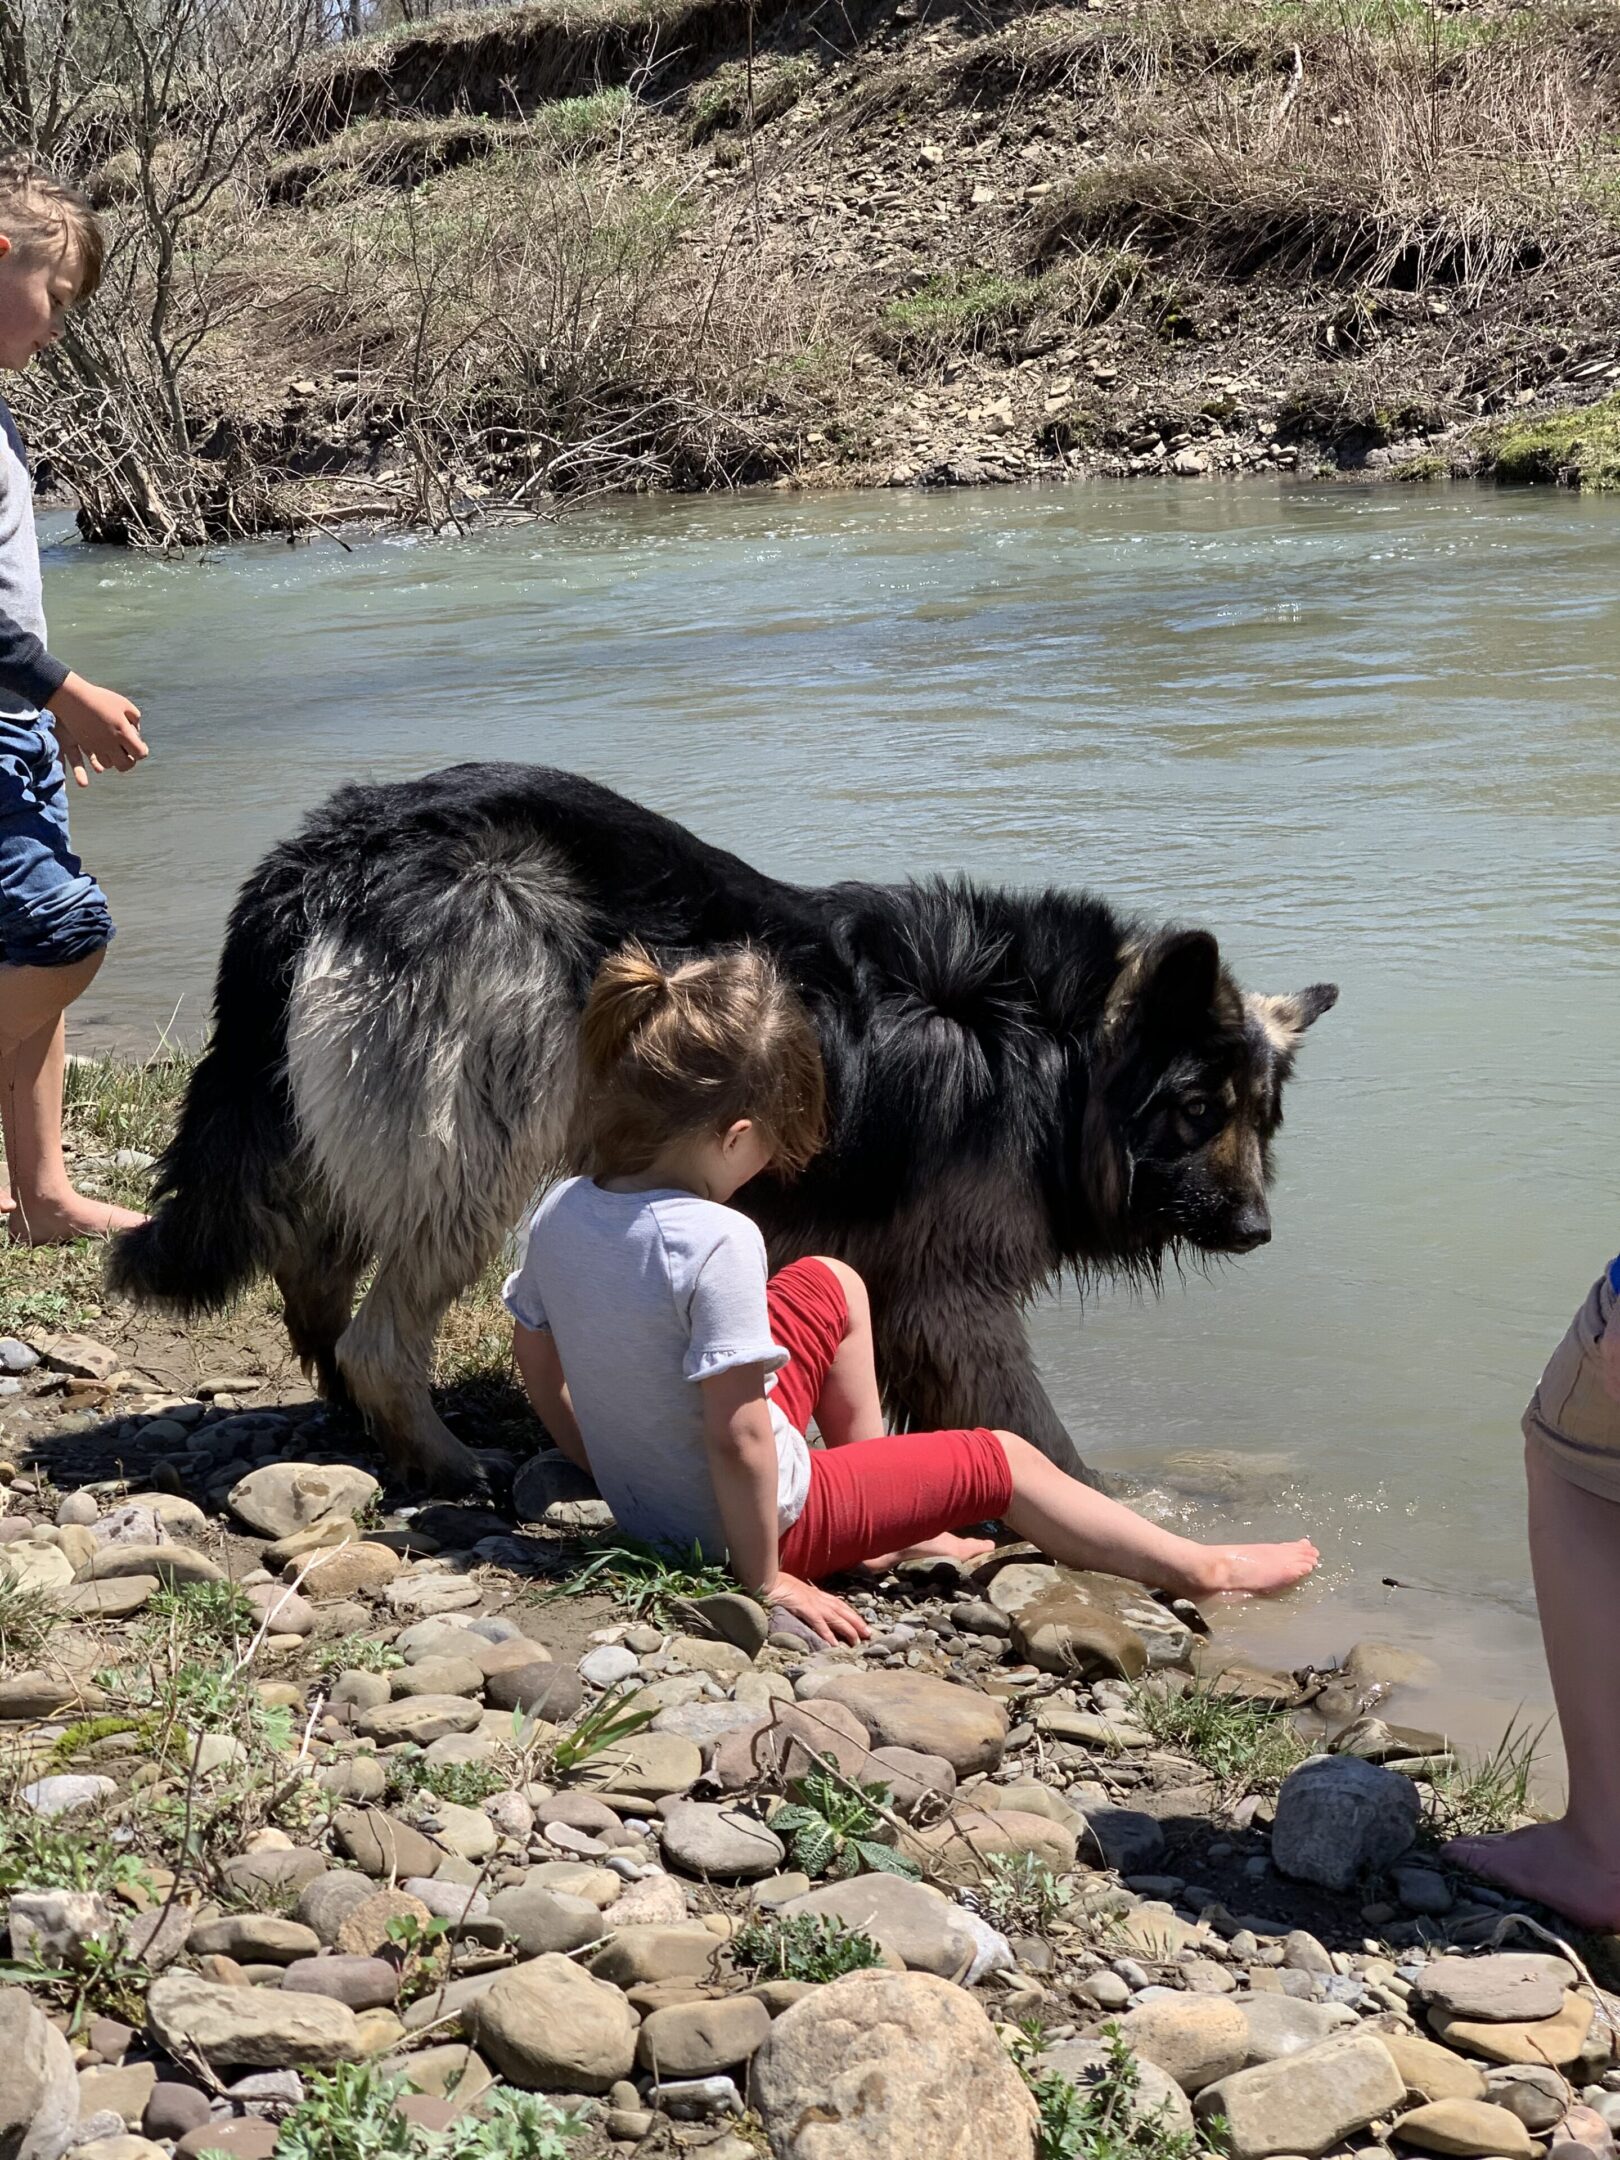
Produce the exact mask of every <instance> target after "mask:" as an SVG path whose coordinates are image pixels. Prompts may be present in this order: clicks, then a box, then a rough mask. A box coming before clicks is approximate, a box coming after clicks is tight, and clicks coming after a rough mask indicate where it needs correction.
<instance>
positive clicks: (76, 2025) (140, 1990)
mask: <svg viewBox="0 0 1620 2160" xmlns="http://www.w3.org/2000/svg"><path fill="white" fill-rule="evenodd" d="M153 1977H154V1976H153V1975H152V1973H151V1972H149V1971H148V1970H147V1968H146V1967H145V1966H144V1965H137V1964H135V1963H134V1962H133V1961H131V1960H130V1959H128V1958H126V1957H125V1956H124V1952H123V1948H122V1946H121V1945H120V1944H119V1943H117V1942H113V1941H109V1940H107V1939H106V1938H104V1937H102V1936H99V1935H93V1936H91V1937H90V1938H89V1939H88V1940H87V1941H84V1942H81V1943H80V1944H79V1946H78V1948H77V1950H76V1951H75V1954H74V1956H73V1958H72V1960H71V1962H70V1963H68V1964H65V1965H48V1964H46V1963H45V1962H44V1961H43V1960H42V1959H39V1958H24V1959H19V1960H17V1961H16V1962H15V1963H0V1980H14V1981H18V1982H20V1983H21V1984H22V1985H23V1986H25V1987H28V1988H31V1989H33V1990H34V1991H35V1992H36V1993H38V1994H43V1995H46V1996H48V1997H49V1998H50V1999H51V2001H52V2003H53V2004H54V2005H55V2007H56V2008H57V2009H59V2010H61V2011H62V2012H63V2013H64V2014H65V2016H66V2018H67V2030H68V2038H69V2039H70V2040H73V2039H77V2038H78V2036H79V2034H80V2033H81V2032H82V2031H83V2030H84V2028H85V2026H86V2025H88V2024H89V2022H90V2020H91V2019H92V2018H98V2017H114V2018H120V2019H124V2020H126V2021H127V2022H128V2023H130V2024H132V2025H138V2024H139V2023H140V2022H141V2020H142V2018H143V2017H144V2016H145V2015H146V2009H145V2004H146V1991H147V1989H148V1988H149V1987H150V1986H151V1984H152V1980H153Z"/></svg>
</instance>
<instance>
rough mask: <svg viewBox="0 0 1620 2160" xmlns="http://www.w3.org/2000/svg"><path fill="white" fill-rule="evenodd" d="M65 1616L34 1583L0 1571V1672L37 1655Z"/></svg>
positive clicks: (22, 1663) (12, 1668)
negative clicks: (21, 1580) (21, 1581)
mask: <svg viewBox="0 0 1620 2160" xmlns="http://www.w3.org/2000/svg"><path fill="white" fill-rule="evenodd" d="M66 1617H67V1616H66V1614H64V1613H62V1612H61V1611H59V1610H58V1609H57V1607H56V1606H54V1605H53V1604H52V1603H51V1601H50V1599H49V1598H48V1597H47V1596H46V1594H45V1592H44V1591H43V1590H41V1589H39V1588H38V1587H37V1586H36V1585H35V1584H33V1583H20V1582H16V1581H14V1580H13V1579H12V1577H11V1576H9V1575H5V1574H0V1672H5V1671H13V1670H15V1669H16V1668H17V1667H19V1666H22V1665H26V1664H28V1663H29V1662H30V1661H31V1660H32V1659H34V1658H37V1657H38V1656H39V1654H40V1652H41V1651H42V1650H43V1649H44V1648H45V1645H46V1644H47V1643H48V1642H49V1641H50V1639H51V1635H52V1633H53V1632H54V1630H55V1629H57V1628H58V1627H60V1626H61V1624H62V1622H63V1620H64V1619H65V1618H66Z"/></svg>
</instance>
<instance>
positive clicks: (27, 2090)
mask: <svg viewBox="0 0 1620 2160" xmlns="http://www.w3.org/2000/svg"><path fill="white" fill-rule="evenodd" d="M78 2116H79V2080H78V2076H77V2073H76V2072H75V2070H74V2068H73V2054H72V2050H71V2049H70V2048H69V2046H68V2044H67V2042H66V2041H65V2040H64V2039H63V2037H62V2035H61V2034H60V2033H59V2032H58V2031H57V2030H56V2027H55V2026H54V2025H51V2024H48V2023H47V2022H46V2020H45V2017H44V2015H43V2013H42V2012H41V2011H40V2010H38V2009H37V2008H36V2007H35V2005H34V2004H33V2003H32V2002H31V2001H30V2000H29V1998H28V1996H27V1995H26V1994H25V1993H24V1992H23V1990H22V1989H21V1988H0V2160H56V2156H57V2154H58V2153H59V2152H60V2151H61V2149H62V2147H63V2145H64V2144H65V2143H66V2141H67V2138H68V2135H69V2133H70V2132H71V2130H72V2128H73V2125H74V2124H75V2122H77V2120H78Z"/></svg>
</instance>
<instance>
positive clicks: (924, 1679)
mask: <svg viewBox="0 0 1620 2160" xmlns="http://www.w3.org/2000/svg"><path fill="white" fill-rule="evenodd" d="M799 1694H800V1699H801V1700H803V1701H812V1702H841V1703H843V1704H844V1706H845V1707H846V1708H847V1709H850V1710H853V1711H854V1713H855V1715H856V1716H857V1717H858V1718H859V1719H860V1721H861V1723H862V1724H863V1725H864V1726H865V1727H866V1729H867V1731H868V1732H869V1733H870V1734H871V1736H872V1740H873V1744H874V1745H875V1746H877V1747H904V1748H915V1749H916V1750H917V1752H918V1753H919V1754H921V1755H943V1756H944V1758H945V1760H946V1761H947V1762H948V1763H949V1764H950V1766H951V1768H952V1769H953V1770H954V1771H955V1772H956V1774H957V1776H958V1777H971V1776H972V1775H973V1773H974V1772H975V1771H980V1770H994V1769H996V1768H997V1766H998V1765H999V1764H1000V1761H1001V1754H1002V1750H1003V1748H1004V1747H1005V1746H1006V1744H1007V1713H1006V1710H1005V1709H1004V1708H1003V1707H1002V1705H1001V1704H1000V1703H999V1702H995V1701H993V1700H992V1699H991V1697H989V1696H988V1695H981V1694H980V1693H979V1692H978V1690H977V1689H976V1688H968V1687H958V1686H956V1685H955V1683H954V1682H952V1681H949V1680H935V1679H934V1678H932V1677H931V1676H930V1675H929V1674H927V1673H913V1672H858V1671H850V1670H847V1669H842V1670H841V1669H837V1668H832V1669H828V1670H826V1671H822V1670H818V1669H817V1668H815V1667H812V1668H811V1670H810V1671H809V1672H807V1673H806V1674H805V1676H804V1678H803V1679H802V1680H801V1681H800V1683H799Z"/></svg>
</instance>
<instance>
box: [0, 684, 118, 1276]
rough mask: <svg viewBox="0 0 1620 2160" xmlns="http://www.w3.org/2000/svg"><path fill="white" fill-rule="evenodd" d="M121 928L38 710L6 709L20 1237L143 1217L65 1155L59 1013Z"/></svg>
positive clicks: (0, 1035)
mask: <svg viewBox="0 0 1620 2160" xmlns="http://www.w3.org/2000/svg"><path fill="white" fill-rule="evenodd" d="M112 935H113V924H112V914H111V911H110V909H109V908H108V906H107V899H106V895H105V894H104V893H103V892H102V890H101V888H100V886H99V885H98V884H97V883H96V881H95V879H94V878H93V877H91V876H90V874H89V873H88V872H87V871H86V869H85V868H84V865H83V864H82V863H81V862H80V861H79V858H78V857H77V856H76V855H75V854H74V852H73V849H72V846H71V844H70V842H69V839H68V824H67V785H66V782H65V780H64V778H63V774H62V761H61V756H60V753H59V751H58V748H57V743H56V738H55V736H54V734H53V733H52V732H51V729H50V726H49V723H48V721H47V720H46V719H45V718H44V717H43V716H40V715H36V716H34V718H33V719H32V720H29V719H28V718H27V717H26V716H21V715H5V716H0V950H3V952H4V956H5V964H4V965H0V1116H3V1121H4V1128H5V1139H6V1158H7V1164H8V1168H9V1171H10V1176H11V1185H12V1192H13V1195H14V1198H15V1201H16V1206H15V1207H14V1209H13V1211H12V1214H11V1235H12V1237H13V1238H14V1239H16V1240H18V1241H20V1242H23V1243H27V1244H35V1245H42V1244H55V1243H58V1242H61V1241H64V1240H66V1239H70V1238H75V1237H85V1236H93V1235H97V1234H101V1235H105V1234H106V1233H108V1232H109V1231H112V1230H118V1229H127V1228H130V1227H131V1226H132V1225H134V1224H135V1223H137V1222H139V1221H140V1220H141V1218H140V1216H138V1215H132V1214H131V1213H130V1212H129V1211H128V1210H127V1209H126V1208H115V1207H113V1206H112V1205H111V1203H110V1202H108V1201H105V1200H91V1199H89V1198H88V1197H87V1196H86V1195H84V1194H82V1193H78V1192H75V1191H74V1189H73V1186H72V1184H71V1182H70V1180H69V1178H68V1175H67V1167H66V1164H65V1162H64V1161H63V1157H62V1078H63V1071H64V1061H65V1051H64V1037H63V1027H62V1016H63V1014H64V1013H65V1012H66V1011H67V1008H68V1007H69V1006H70V1005H71V1004H72V1003H73V1001H74V999H75V998H77V997H79V996H80V995H81V994H82V992H83V991H85V990H86V989H87V988H88V987H89V985H90V983H91V982H92V981H93V980H94V979H95V975H96V971H97V969H98V968H99V967H100V966H101V963H102V961H103V960H104V959H105V957H106V949H107V946H108V944H109V942H110V941H111V938H112Z"/></svg>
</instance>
